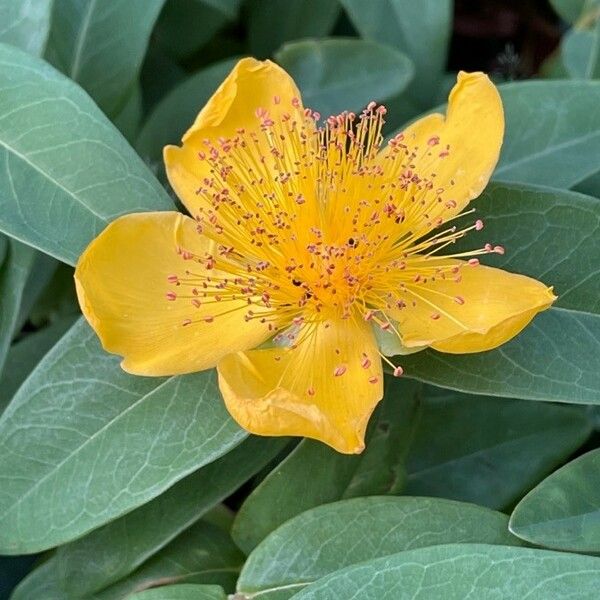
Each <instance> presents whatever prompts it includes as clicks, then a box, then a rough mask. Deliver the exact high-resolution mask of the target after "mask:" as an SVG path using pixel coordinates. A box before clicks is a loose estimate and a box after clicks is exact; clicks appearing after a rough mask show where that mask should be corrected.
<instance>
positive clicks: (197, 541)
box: [86, 521, 244, 600]
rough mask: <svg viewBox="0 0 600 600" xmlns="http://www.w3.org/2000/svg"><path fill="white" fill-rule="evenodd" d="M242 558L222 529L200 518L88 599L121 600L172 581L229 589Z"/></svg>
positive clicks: (87, 599) (242, 560) (233, 583)
mask: <svg viewBox="0 0 600 600" xmlns="http://www.w3.org/2000/svg"><path fill="white" fill-rule="evenodd" d="M243 562H244V557H243V555H242V554H241V552H240V551H239V550H238V549H237V548H236V547H235V545H234V544H233V542H232V541H231V538H230V537H229V536H228V535H227V534H226V533H225V532H224V531H223V530H221V529H220V528H219V527H216V526H215V525H211V524H210V523H205V522H204V521H199V522H198V523H196V524H195V525H194V526H192V527H190V529H188V530H187V531H185V532H183V533H182V534H181V535H179V536H178V537H177V538H176V539H174V540H173V541H172V542H171V543H170V544H169V545H168V546H167V547H166V548H164V550H162V551H161V552H160V553H159V554H157V555H156V556H154V557H153V558H151V559H150V560H148V561H147V562H145V563H144V564H143V565H142V566H141V567H140V568H139V569H138V570H137V571H135V572H134V573H132V574H131V575H130V576H129V577H128V578H126V579H123V580H122V581H119V582H118V583H115V584H114V585H112V586H110V587H108V588H106V589H105V590H103V591H101V592H99V593H97V594H94V595H93V596H87V597H86V600H121V599H122V598H126V597H129V595H130V594H131V593H133V592H139V591H142V590H145V589H147V588H151V587H155V586H156V585H166V584H170V583H205V584H216V585H220V586H222V587H223V588H225V589H226V590H230V589H232V588H233V587H234V585H235V581H236V578H237V575H238V573H239V571H240V569H241V567H242V564H243Z"/></svg>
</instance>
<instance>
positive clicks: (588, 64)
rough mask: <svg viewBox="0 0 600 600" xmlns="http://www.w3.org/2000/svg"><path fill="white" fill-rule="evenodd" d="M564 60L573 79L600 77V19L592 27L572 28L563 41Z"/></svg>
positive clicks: (562, 54) (562, 55) (562, 52)
mask: <svg viewBox="0 0 600 600" xmlns="http://www.w3.org/2000/svg"><path fill="white" fill-rule="evenodd" d="M561 57H562V62H563V64H564V65H565V68H566V69H567V72H568V74H569V77H571V78H573V79H599V78H600V19H598V21H596V25H595V27H593V28H592V29H589V30H588V29H577V28H573V29H571V30H570V31H569V32H568V33H567V34H566V35H565V37H564V38H563V40H562V42H561Z"/></svg>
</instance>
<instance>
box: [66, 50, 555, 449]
mask: <svg viewBox="0 0 600 600" xmlns="http://www.w3.org/2000/svg"><path fill="white" fill-rule="evenodd" d="M384 115H385V109H384V108H383V107H382V106H376V105H375V104H374V103H371V104H369V106H368V107H367V108H366V109H365V110H364V111H363V113H362V114H360V115H354V114H353V113H343V114H341V115H338V116H335V117H330V118H329V119H327V120H326V122H325V125H324V126H323V127H318V125H317V121H319V118H320V116H319V115H318V114H316V113H314V112H313V111H311V110H309V109H305V108H303V106H302V102H301V99H300V94H299V92H298V89H297V88H296V85H295V84H294V82H293V80H292V79H291V78H290V76H289V75H288V74H287V73H286V72H285V71H283V70H282V69H281V68H279V67H278V66H277V65H275V64H273V63H272V62H270V61H265V62H258V61H256V60H253V59H244V60H241V61H240V62H239V63H238V64H237V66H236V67H235V68H234V69H233V71H232V73H231V74H230V75H229V76H228V77H227V79H226V80H225V81H224V82H223V84H222V85H221V87H220V88H219V89H218V90H217V92H216V93H215V94H214V96H213V97H212V98H211V99H210V101H209V102H208V104H207V105H206V106H205V107H204V109H203V110H202V111H201V112H200V114H199V115H198V117H197V118H196V121H195V122H194V124H193V125H192V127H191V128H190V129H189V131H187V132H186V134H185V135H184V137H183V145H182V146H181V147H175V146H169V147H167V148H165V153H164V155H165V163H166V168H167V173H168V176H169V180H170V182H171V185H172V186H173V189H174V190H175V192H176V193H177V195H178V196H179V198H180V199H181V201H182V202H183V204H184V205H185V207H186V208H187V210H188V212H189V213H190V215H191V217H192V218H190V217H187V216H184V215H182V214H180V213H176V212H161V213H136V214H130V215H126V216H124V217H121V218H119V219H117V220H116V221H114V222H113V223H111V224H110V225H109V226H108V227H107V228H106V230H105V231H104V232H103V233H101V234H100V235H99V236H98V238H96V239H95V240H94V241H93V242H92V243H91V244H90V245H89V247H88V248H87V249H86V251H85V252H84V254H83V255H82V256H81V258H80V260H79V264H78V265H77V271H76V283H77V291H78V295H79V301H80V304H81V307H82V310H83V313H84V315H85V316H86V317H87V319H88V321H89V322H90V324H91V325H92V327H93V328H94V329H95V330H96V332H97V334H98V335H99V337H100V339H101V340H102V343H103V345H104V347H105V348H106V349H107V350H108V351H110V352H114V353H117V354H120V355H122V356H123V357H124V358H123V362H122V366H123V369H125V370H126V371H129V372H131V373H136V374H140V375H173V374H179V373H189V372H193V371H200V370H203V369H209V368H211V367H215V366H216V367H217V369H218V376H219V386H220V389H221V392H222V394H223V397H224V400H225V403H226V405H227V408H228V410H229V412H230V413H231V415H232V416H233V418H234V419H235V420H236V421H237V422H238V423H239V424H240V425H241V426H242V427H244V428H245V429H247V430H248V431H250V432H253V433H257V434H261V435H303V436H307V437H311V438H316V439H319V440H322V441H323V442H325V443H327V444H329V445H330V446H332V447H334V448H335V449H337V450H339V451H340V452H346V453H355V452H360V451H361V450H362V449H363V448H364V433H365V429H366V426H367V422H368V419H369V416H370V415H371V413H372V411H373V409H374V408H375V406H376V404H377V403H378V402H379V400H380V399H381V396H382V393H383V372H382V359H383V360H385V361H387V362H389V360H388V359H387V358H386V357H385V356H384V355H383V353H382V352H380V350H379V348H378V345H377V341H376V339H377V338H376V336H375V331H376V330H377V333H378V335H379V334H381V333H383V334H385V335H386V336H392V337H393V338H394V340H395V341H396V342H397V344H398V345H401V348H400V349H401V350H402V351H404V352H410V351H414V350H415V349H420V348H422V347H425V346H431V347H432V348H435V349H437V350H440V351H442V352H455V353H464V352H479V351H482V350H489V349H490V348H495V347H496V346H498V345H500V344H502V343H504V342H505V341H507V340H509V339H510V338H512V337H513V336H514V335H516V334H517V333H518V332H519V331H520V330H521V329H523V327H525V325H527V323H529V321H530V320H531V319H532V318H533V317H534V315H535V314H536V313H538V312H539V311H542V310H544V309H546V308H548V306H550V304H552V302H553V300H554V295H553V294H552V291H551V288H548V287H546V286H545V285H543V284H541V283H539V282H537V281H535V280H533V279H529V278H527V277H524V276H522V275H515V274H511V273H507V272H504V271H501V270H498V269H494V268H490V267H485V266H483V265H479V261H478V260H477V258H475V257H476V256H477V255H480V254H485V253H488V252H503V250H502V248H501V247H499V246H495V247H492V246H490V245H486V246H485V247H484V248H481V249H478V250H475V251H473V252H469V253H462V252H461V253H455V254H450V255H448V254H445V255H444V252H445V251H446V250H447V249H448V248H449V246H450V245H451V244H452V243H453V242H454V241H455V240H456V239H458V238H460V237H462V236H463V235H464V234H465V233H467V232H468V231H469V230H472V229H480V228H481V227H482V222H481V221H479V220H478V221H475V222H474V223H473V224H472V225H470V226H467V227H466V228H464V229H457V228H455V227H454V226H453V225H446V224H447V223H448V222H450V221H453V220H454V219H455V218H456V217H457V216H458V215H459V214H460V213H461V212H463V209H464V208H465V207H466V206H467V204H468V203H469V201H470V200H472V199H473V198H475V197H476V196H478V195H479V194H480V192H481V191H482V190H483V188H484V187H485V185H486V183H487V181H488V179H489V177H490V174H491V173H492V171H493V169H494V166H495V165H496V162H497V160H498V154H499V152H500V146H501V144H502V136H503V131H504V118H503V112H502V104H501V101H500V97H499V95H498V92H497V91H496V89H495V87H494V86H493V84H492V83H490V81H489V79H488V78H487V77H486V76H485V75H483V74H482V73H470V74H468V73H460V74H459V76H458V82H457V84H456V86H455V87H454V89H453V90H452V93H451V94H450V99H449V104H448V111H447V115H446V116H445V117H444V116H443V115H440V114H434V115H430V116H427V117H425V118H423V119H421V120H420V121H417V122H416V123H414V124H413V125H411V126H410V127H408V128H407V129H406V130H405V131H404V132H403V133H402V134H400V135H397V136H396V137H395V138H394V139H393V140H391V141H390V142H389V144H386V145H385V146H383V144H382V136H381V127H382V125H383V118H384ZM390 364H391V363H390ZM392 368H393V369H394V372H395V374H396V375H399V374H401V367H396V366H394V365H392Z"/></svg>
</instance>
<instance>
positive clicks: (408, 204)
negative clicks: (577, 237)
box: [166, 97, 504, 395]
mask: <svg viewBox="0 0 600 600" xmlns="http://www.w3.org/2000/svg"><path fill="white" fill-rule="evenodd" d="M291 104H292V105H291V106H290V107H288V108H289V112H286V110H284V107H283V105H282V102H281V99H280V98H279V97H275V98H273V104H272V106H271V107H261V108H258V109H257V110H256V127H255V128H254V129H238V130H237V131H236V132H235V133H234V134H233V135H232V136H231V137H228V138H220V139H207V140H204V143H203V148H202V149H201V150H200V151H199V152H198V161H199V172H201V173H203V174H204V175H203V176H202V179H201V181H200V182H199V186H198V189H197V195H198V199H199V201H200V202H199V203H200V206H199V208H198V210H197V212H196V214H194V215H192V216H193V217H194V218H195V220H196V222H197V229H198V232H199V233H200V234H202V235H204V236H207V237H208V238H209V239H211V240H212V242H213V247H214V251H211V252H210V253H209V252H206V253H204V254H203V255H197V254H194V253H193V252H192V251H191V250H190V249H188V248H179V249H178V252H179V254H180V256H181V259H182V269H181V272H180V273H177V274H169V275H168V278H167V282H168V284H169V289H168V291H167V292H166V299H167V300H168V301H176V302H187V303H189V307H190V316H189V318H187V319H186V320H185V321H184V322H183V323H182V325H184V326H190V325H193V324H194V323H199V322H202V323H212V322H217V321H218V319H219V317H220V316H222V315H225V314H229V313H231V312H232V311H240V310H243V311H244V316H245V319H246V320H247V321H251V320H259V321H260V323H263V324H264V325H265V327H266V328H267V329H268V331H269V332H271V333H272V334H273V336H274V339H273V342H274V343H275V344H276V345H284V346H287V347H290V348H295V347H297V346H298V344H300V343H301V342H302V337H303V334H302V331H303V330H305V329H306V326H307V325H308V324H314V323H323V322H328V321H329V320H332V319H349V318H361V319H364V320H366V321H370V322H371V323H372V324H373V326H376V327H380V328H381V329H382V330H384V331H389V332H390V334H394V335H397V336H398V337H399V338H400V339H401V332H400V331H398V329H397V326H396V325H397V324H395V323H394V322H393V321H391V320H390V319H389V318H388V317H387V316H386V309H388V310H389V309H390V308H394V309H395V310H410V308H411V306H416V304H417V303H418V302H423V301H424V296H423V294H424V293H431V290H430V289H429V288H428V287H427V284H428V282H431V281H432V280H436V279H438V278H443V279H449V280H453V281H456V282H459V281H460V279H461V270H462V269H463V268H468V267H476V266H477V265H478V264H479V260H478V259H477V258H476V257H477V255H480V254H486V253H499V254H502V253H503V252H504V250H503V248H502V247H501V246H492V245H491V244H486V245H485V246H484V247H483V248H480V249H477V250H474V251H470V252H459V253H455V254H450V255H447V254H446V255H443V256H442V255H440V254H439V253H440V251H442V250H444V249H446V248H447V247H448V246H450V245H452V244H454V243H455V242H456V241H457V240H458V239H460V238H462V237H463V236H464V235H465V234H466V233H468V232H469V231H471V230H477V231H479V230H481V229H482V228H483V223H482V221H481V220H477V221H475V222H474V223H473V224H471V225H469V226H467V227H464V228H462V229H458V228H457V227H456V226H453V225H448V223H450V222H451V221H453V220H454V219H456V218H457V217H458V216H462V215H465V214H468V213H465V212H463V213H462V215H459V214H458V212H459V211H457V202H456V201H455V200H453V199H452V191H453V190H452V188H453V186H454V184H455V182H454V181H450V185H449V186H448V187H447V188H444V187H440V186H439V185H436V172H435V169H436V165H438V164H439V162H440V161H444V160H445V159H446V158H447V157H448V156H449V155H450V154H451V153H452V150H453V149H452V148H451V147H450V146H448V145H444V143H443V140H441V139H440V138H439V137H438V136H433V137H431V138H430V139H428V140H427V141H426V143H424V144H422V147H419V146H418V145H415V144H414V143H413V141H412V140H407V139H405V137H404V134H399V135H396V136H395V137H394V138H393V139H391V140H390V141H389V142H388V143H387V146H386V147H385V148H384V149H383V150H382V147H383V137H382V133H381V130H382V126H383V123H384V115H385V113H386V109H385V108H384V107H383V106H377V105H376V104H375V103H374V102H372V103H370V104H369V105H368V106H367V107H366V108H365V110H364V111H363V112H362V113H361V114H359V115H356V114H354V113H351V112H344V113H342V114H340V115H337V116H331V117H329V118H327V119H326V120H325V122H324V124H323V125H322V126H319V122H320V118H321V116H320V115H319V114H318V113H316V112H314V111H311V110H310V109H305V110H304V111H303V112H302V113H300V112H299V108H300V101H299V100H297V99H294V100H292V103H291ZM469 212H471V211H469ZM442 226H443V227H442ZM432 232H433V233H432ZM453 300H454V302H456V303H457V304H458V305H463V304H464V303H465V299H464V298H463V297H462V296H460V295H458V294H457V295H455V296H453ZM429 303H430V302H429ZM430 304H431V303H430ZM194 309H202V310H198V311H197V313H196V314H197V315H199V316H195V312H194ZM443 316H444V315H443V314H442V313H441V311H439V310H436V309H435V306H432V310H431V314H430V317H431V319H433V320H438V319H440V318H443ZM382 358H383V359H384V360H385V361H386V362H388V363H389V364H390V365H391V368H392V369H393V373H394V375H397V376H398V375H401V374H402V369H401V367H398V366H395V365H393V364H392V363H391V362H390V361H389V360H388V359H387V358H386V357H383V356H382ZM367 363H368V364H367ZM361 364H363V365H365V366H364V368H365V369H368V368H369V366H370V359H369V358H368V357H363V361H362V363H361ZM345 371H346V367H345V365H343V364H340V365H338V366H336V368H335V369H334V373H332V375H333V376H334V377H341V376H343V375H344V373H345ZM307 393H308V394H309V395H312V394H314V389H312V388H309V389H308V391H307Z"/></svg>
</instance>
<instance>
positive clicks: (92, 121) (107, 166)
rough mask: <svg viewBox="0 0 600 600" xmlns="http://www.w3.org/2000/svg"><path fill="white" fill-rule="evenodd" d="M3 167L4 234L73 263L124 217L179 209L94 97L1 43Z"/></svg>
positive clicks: (0, 217) (0, 208)
mask: <svg viewBox="0 0 600 600" xmlns="http://www.w3.org/2000/svg"><path fill="white" fill-rule="evenodd" d="M103 4H104V3H103ZM105 5H107V4H105ZM42 132H43V135H42ZM0 164H2V167H0V230H2V231H5V232H6V233H8V234H9V235H11V236H13V237H15V238H17V239H19V240H21V241H24V242H26V243H27V244H29V245H31V246H35V247H37V248H40V249H42V250H43V251H44V252H46V253H47V254H52V255H53V256H55V257H57V258H59V259H60V260H63V261H66V262H70V263H74V262H75V261H76V260H77V258H78V257H79V255H80V253H81V252H82V250H83V249H84V248H85V246H86V245H87V244H88V243H89V242H90V240H91V239H92V238H93V237H95V236H96V235H97V234H98V233H99V232H100V231H101V230H102V229H103V228H104V227H105V226H106V224H107V223H108V222H109V221H111V220H112V219H114V218H115V217H117V216H118V215H121V214H123V213H127V212H132V211H140V210H165V209H168V208H170V207H171V206H172V203H171V201H170V200H169V197H168V196H167V194H166V193H165V191H164V190H163V189H162V187H161V186H160V184H159V183H158V182H157V181H156V180H155V179H154V177H153V176H152V175H151V174H150V172H149V171H148V169H147V167H146V166H145V165H144V164H143V162H142V161H141V160H140V158H139V157H138V156H137V155H136V154H135V152H133V150H132V149H131V148H130V147H129V146H128V144H127V143H126V142H125V140H124V139H123V138H122V137H121V135H120V134H119V133H118V132H117V131H116V130H115V128H114V127H113V125H112V124H111V123H110V122H109V121H108V120H107V119H106V118H105V117H104V116H103V115H102V113H101V112H100V111H99V110H98V108H97V107H96V106H95V105H94V103H93V102H92V101H91V100H90V99H89V97H88V96H87V94H85V93H84V92H83V91H82V90H81V89H80V88H78V87H77V86H76V85H75V84H74V83H72V82H71V81H69V80H68V79H67V78H65V77H64V76H62V75H61V74H60V73H57V72H56V71H55V70H54V69H53V68H52V67H50V66H48V65H47V64H45V63H44V62H42V61H40V60H38V59H36V58H33V57H31V56H29V55H27V54H25V53H24V52H22V51H20V50H18V49H16V48H11V47H10V46H4V45H1V44H0Z"/></svg>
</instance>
